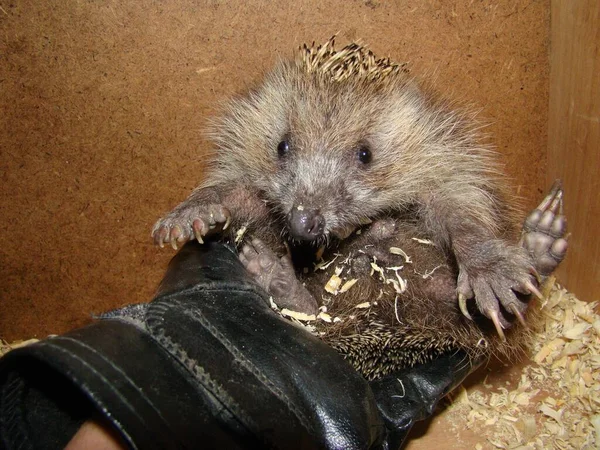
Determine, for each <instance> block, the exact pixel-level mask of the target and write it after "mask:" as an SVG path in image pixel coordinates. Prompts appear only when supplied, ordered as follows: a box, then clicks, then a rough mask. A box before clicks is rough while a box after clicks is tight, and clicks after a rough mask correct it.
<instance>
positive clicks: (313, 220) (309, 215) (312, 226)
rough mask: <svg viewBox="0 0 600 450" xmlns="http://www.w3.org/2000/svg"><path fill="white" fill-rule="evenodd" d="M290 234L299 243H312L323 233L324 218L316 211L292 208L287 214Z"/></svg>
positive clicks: (300, 207)
mask: <svg viewBox="0 0 600 450" xmlns="http://www.w3.org/2000/svg"><path fill="white" fill-rule="evenodd" d="M288 224H289V230H290V234H291V235H292V237H293V238H295V239H298V240H300V241H307V242H310V241H314V240H316V239H318V238H320V237H321V236H323V232H324V231H325V217H323V215H322V214H321V213H320V211H319V210H318V209H309V208H304V207H303V206H301V205H300V206H294V207H293V208H292V210H291V211H290V213H289V214H288Z"/></svg>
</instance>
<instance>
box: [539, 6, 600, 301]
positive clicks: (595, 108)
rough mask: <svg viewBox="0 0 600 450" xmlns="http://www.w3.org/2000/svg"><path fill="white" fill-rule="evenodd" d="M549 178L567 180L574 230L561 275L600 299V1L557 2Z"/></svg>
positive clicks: (578, 290)
mask: <svg viewBox="0 0 600 450" xmlns="http://www.w3.org/2000/svg"><path fill="white" fill-rule="evenodd" d="M550 86H551V88H550V111H549V114H550V115H549V124H548V127H549V133H548V134H549V136H548V159H549V165H548V178H549V179H553V178H562V179H563V181H564V186H565V214H566V216H567V219H568V221H569V231H570V232H571V238H570V242H569V245H570V250H569V255H568V258H567V259H566V261H565V263H564V264H563V265H562V267H561V268H560V270H559V272H558V274H559V277H560V279H561V281H563V283H565V284H566V286H567V287H568V288H569V289H570V290H572V291H573V292H575V294H577V295H578V296H579V298H581V299H585V300H588V301H594V300H599V299H600V2H598V0H580V1H574V2H570V1H561V0H553V1H552V51H551V76H550Z"/></svg>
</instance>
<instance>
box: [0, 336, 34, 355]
mask: <svg viewBox="0 0 600 450" xmlns="http://www.w3.org/2000/svg"><path fill="white" fill-rule="evenodd" d="M38 341H39V339H27V340H24V341H15V342H11V343H10V344H9V343H8V342H6V341H4V340H2V339H0V356H2V355H4V354H6V353H8V352H9V351H11V350H14V349H15V348H20V347H25V346H26V345H30V344H33V343H35V342H38Z"/></svg>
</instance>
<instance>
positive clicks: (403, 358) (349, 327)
mask: <svg viewBox="0 0 600 450" xmlns="http://www.w3.org/2000/svg"><path fill="white" fill-rule="evenodd" d="M397 231H398V232H397V233H396V234H395V235H394V236H393V237H392V238H389V239H385V240H381V241H377V242H372V241H371V242H370V239H369V238H368V237H367V236H365V238H362V239H361V238H360V237H359V238H358V239H347V240H345V241H342V242H341V243H340V244H339V245H338V246H337V247H336V248H332V249H331V250H330V251H328V252H327V253H326V254H325V255H324V260H325V261H329V260H331V259H332V258H334V257H335V255H336V254H337V255H338V256H337V258H336V260H335V262H334V263H333V264H331V265H330V266H329V267H328V268H327V269H326V270H315V271H313V272H309V273H308V274H303V275H300V277H301V279H302V281H303V282H304V283H305V285H306V287H307V288H308V290H309V291H310V292H311V293H312V294H313V296H314V297H315V298H316V299H317V302H318V303H319V304H320V305H324V306H326V307H327V313H328V314H329V315H330V316H331V318H332V319H335V318H336V317H339V318H340V319H341V321H337V320H336V322H331V323H327V322H324V321H322V320H317V322H316V323H317V331H318V332H319V333H320V335H321V338H322V339H323V340H324V341H326V342H328V343H329V344H330V345H331V346H332V347H334V348H335V349H337V350H338V351H339V352H340V353H342V354H343V355H344V357H345V358H346V359H347V360H348V361H349V362H350V363H351V364H352V365H353V366H354V367H355V368H356V370H357V371H359V372H360V373H362V374H363V376H365V378H367V379H375V378H378V377H380V376H383V375H386V374H388V373H391V372H393V371H395V370H398V369H401V368H403V367H407V366H413V365H415V364H418V363H423V362H426V361H429V360H431V359H433V358H435V357H436V356H438V355H440V354H443V353H447V352H455V351H457V350H464V351H465V352H466V353H468V354H469V355H470V356H472V357H475V358H477V357H481V356H489V355H490V354H492V353H499V354H504V355H506V354H510V353H513V352H515V351H516V350H517V348H516V347H518V345H519V343H520V339H519V338H518V337H517V335H520V334H522V333H523V330H522V328H521V327H519V328H518V329H515V330H510V332H509V333H507V341H506V342H503V341H502V340H501V339H499V338H498V336H497V335H496V332H495V331H494V329H493V327H492V326H490V323H489V320H488V319H486V318H484V317H481V316H480V315H478V311H477V309H476V308H473V309H472V315H473V317H474V318H475V321H470V320H468V319H467V318H465V317H464V316H463V315H462V314H461V312H460V310H459V308H458V305H457V301H456V293H455V289H456V279H457V274H458V271H457V269H456V267H455V266H454V262H453V261H452V260H450V259H449V258H448V257H447V255H446V254H445V253H444V252H443V251H442V250H441V249H439V248H438V247H435V246H434V245H432V244H430V243H423V242H419V241H417V240H415V239H413V238H415V237H416V238H420V237H422V234H421V233H420V230H419V229H418V228H417V227H416V226H412V225H410V224H402V225H401V226H399V227H398V229H397ZM391 247H396V248H400V249H402V250H403V251H404V252H405V253H406V255H408V257H409V258H410V261H411V262H406V261H405V259H404V257H403V256H399V255H393V254H391V253H390V252H389V249H390V248H391ZM366 249H369V250H368V251H369V253H371V254H373V253H377V252H379V253H380V254H382V253H385V254H387V255H389V256H391V258H390V259H389V260H388V261H382V260H381V259H379V260H375V259H374V258H372V257H370V256H367V255H366V254H365V253H362V252H365V251H366ZM374 261H375V264H376V266H377V267H380V268H381V269H382V270H383V272H384V274H385V279H391V280H396V281H398V278H397V277H396V273H397V274H398V275H399V276H400V277H401V278H402V279H403V280H404V281H405V282H406V289H405V291H404V292H403V293H398V292H397V290H396V289H395V287H394V284H393V283H391V282H390V283H386V281H385V280H382V277H381V276H380V273H379V272H378V271H377V270H372V266H371V264H370V263H371V262H374ZM400 266H402V269H397V268H398V267H400ZM390 267H394V269H395V270H394V269H390ZM336 268H342V273H341V274H340V277H341V278H342V279H343V281H344V282H345V281H347V280H350V279H357V282H356V283H355V284H354V285H353V286H352V287H351V288H350V289H349V290H348V291H346V292H344V293H338V294H337V295H333V294H330V293H328V292H327V291H325V289H324V286H325V285H326V283H327V281H328V280H329V279H330V278H331V276H332V275H333V274H334V273H335V270H336ZM399 284H400V283H399ZM365 302H369V306H368V307H363V308H357V307H356V306H357V305H360V304H363V306H364V303H365ZM473 306H474V305H473Z"/></svg>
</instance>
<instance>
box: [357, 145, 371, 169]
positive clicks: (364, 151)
mask: <svg viewBox="0 0 600 450" xmlns="http://www.w3.org/2000/svg"><path fill="white" fill-rule="evenodd" d="M357 156H358V160H359V161H360V162H361V163H363V164H369V163H370V162H371V159H372V158H373V155H372V154H371V150H370V149H369V147H367V146H365V145H363V146H361V147H360V148H359V149H358V153H357Z"/></svg>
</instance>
